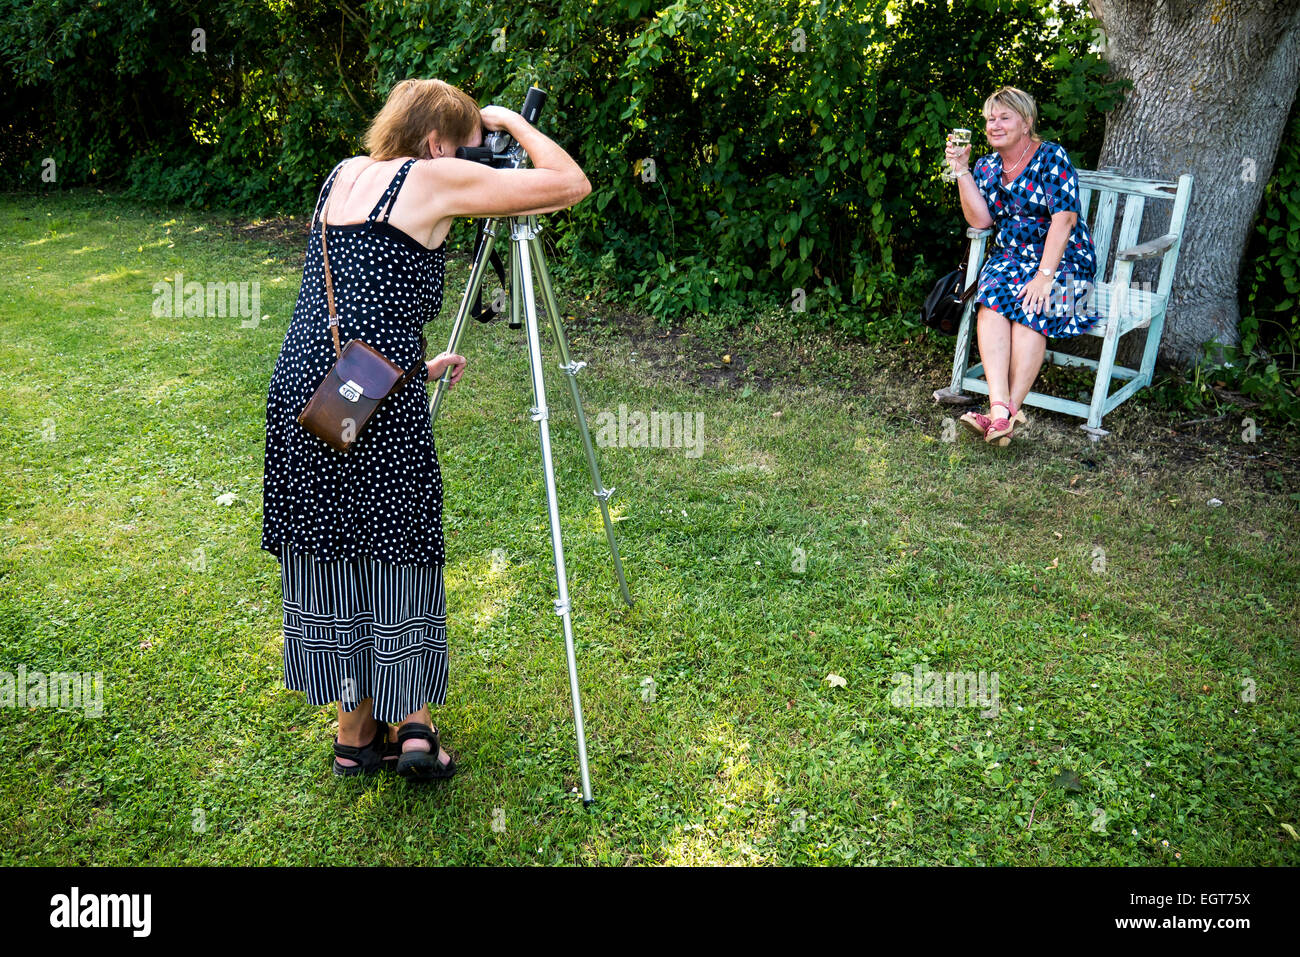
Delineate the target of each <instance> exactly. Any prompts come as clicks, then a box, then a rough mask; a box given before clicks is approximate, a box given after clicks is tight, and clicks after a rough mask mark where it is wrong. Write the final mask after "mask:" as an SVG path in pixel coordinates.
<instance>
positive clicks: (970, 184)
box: [944, 145, 993, 229]
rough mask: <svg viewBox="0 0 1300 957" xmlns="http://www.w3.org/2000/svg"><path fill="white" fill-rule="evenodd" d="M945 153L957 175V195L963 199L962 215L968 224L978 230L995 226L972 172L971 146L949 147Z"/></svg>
mask: <svg viewBox="0 0 1300 957" xmlns="http://www.w3.org/2000/svg"><path fill="white" fill-rule="evenodd" d="M944 153H945V154H946V155H947V157H948V166H949V168H951V169H952V171H953V172H954V173H956V174H957V195H958V196H959V197H961V213H962V215H963V216H965V217H966V222H967V224H968V225H971V226H974V227H975V228H976V229H988V228H989V227H991V226H992V225H993V216H992V215H991V214H990V213H989V204H988V203H987V202H985V201H984V194H983V193H981V192H980V188H979V186H977V185H976V184H975V174H974V173H972V172H971V171H970V146H969V145H968V146H966V147H965V149H960V150H958V149H954V148H953V147H952V146H948V148H947V149H946V150H944Z"/></svg>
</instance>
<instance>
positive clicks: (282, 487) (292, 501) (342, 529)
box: [262, 79, 591, 780]
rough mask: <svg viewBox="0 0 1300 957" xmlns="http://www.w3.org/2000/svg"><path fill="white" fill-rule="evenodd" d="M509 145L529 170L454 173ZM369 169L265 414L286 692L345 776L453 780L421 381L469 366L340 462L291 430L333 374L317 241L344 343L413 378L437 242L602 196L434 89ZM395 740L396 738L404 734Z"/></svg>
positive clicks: (407, 101)
mask: <svg viewBox="0 0 1300 957" xmlns="http://www.w3.org/2000/svg"><path fill="white" fill-rule="evenodd" d="M485 129H487V130H505V131H506V132H507V133H509V134H510V135H511V136H512V137H514V139H515V140H516V141H518V142H519V143H520V144H521V145H522V146H523V148H524V149H525V150H527V151H528V155H529V157H530V159H531V160H532V164H533V167H534V168H532V169H492V168H490V167H487V166H484V165H481V164H479V163H475V162H470V161H467V160H459V159H456V158H455V152H456V149H457V148H458V147H461V146H478V145H480V144H481V143H482V140H483V131H484V130H485ZM365 146H366V149H367V150H368V154H367V155H364V156H354V157H352V158H351V159H347V160H344V161H343V162H342V163H340V164H339V165H338V166H337V167H335V168H334V170H333V172H332V173H331V174H330V175H329V177H328V178H327V179H326V181H325V184H324V187H323V188H322V190H321V194H320V198H319V199H318V200H317V203H316V211H315V213H314V214H313V217H312V228H311V231H310V233H309V234H308V240H307V256H306V262H305V265H304V267H303V277H302V287H301V289H300V291H299V294H298V302H297V305H296V307H295V308H294V312H293V319H292V321H291V322H290V324H289V330H288V332H287V333H286V335H285V338H284V345H283V347H282V349H281V350H280V356H279V359H278V360H277V361H276V364H275V371H274V372H273V373H272V376H271V383H270V388H269V390H268V394H267V403H266V461H265V478H264V483H263V492H262V523H263V524H262V548H264V549H266V550H267V551H269V552H271V553H272V554H273V555H275V556H276V558H277V559H279V561H280V565H281V574H282V586H283V587H282V594H283V600H284V609H283V611H284V615H283V619H284V680H285V685H286V686H287V687H288V688H290V689H293V690H295V691H302V692H304V693H305V694H306V695H307V700H308V701H310V702H311V703H312V704H316V705H327V704H332V703H334V702H337V703H338V721H339V731H338V736H337V737H336V738H335V739H334V773H336V774H340V775H353V774H359V773H363V772H370V771H375V770H377V769H379V768H380V767H383V766H387V767H395V769H396V770H397V772H398V773H399V774H402V775H403V776H404V777H408V778H411V779H414V780H428V779H436V778H448V777H451V775H452V774H453V773H454V772H455V769H456V765H455V762H454V761H453V760H452V758H451V756H450V755H448V754H447V752H446V751H445V750H443V749H442V747H441V743H440V739H439V735H438V731H437V729H436V728H434V727H433V723H432V719H431V717H430V714H429V704H430V703H431V702H432V703H433V704H437V705H441V704H443V703H445V700H446V694H447V670H448V669H447V637H446V625H447V618H446V595H445V592H444V590H443V566H444V563H445V553H444V542H443V535H442V479H441V475H440V472H439V468H438V455H437V451H436V449H435V447H434V441H433V432H432V424H431V420H430V414H429V396H428V389H427V384H426V383H427V382H428V381H430V380H436V379H438V378H440V377H441V376H442V375H443V374H444V372H446V371H447V370H448V369H450V370H452V375H451V378H450V380H449V384H450V386H451V387H453V388H454V387H455V385H456V383H457V381H459V379H460V377H461V375H462V373H463V371H464V368H465V360H464V359H463V358H462V357H461V356H458V355H455V354H452V353H446V352H444V353H442V354H441V355H438V356H437V357H436V358H434V359H431V360H428V361H427V362H426V363H425V369H424V371H423V374H421V375H417V376H415V377H413V378H412V380H411V381H408V382H407V383H406V385H405V386H404V387H403V388H401V389H399V390H398V391H397V392H396V393H394V394H393V395H392V396H390V397H389V399H388V400H387V401H386V402H384V404H383V405H382V406H380V408H379V409H378V410H377V411H376V412H375V413H374V414H373V415H372V416H371V418H370V420H369V422H368V423H367V424H366V429H365V431H364V432H362V433H361V435H359V436H358V438H357V440H356V442H355V443H354V444H353V446H352V447H351V448H350V449H349V450H348V451H347V452H339V451H336V450H335V449H333V448H331V447H330V446H329V445H327V444H326V443H325V442H323V441H322V440H321V439H319V438H317V437H316V436H314V435H312V434H311V433H310V432H308V431H307V430H306V429H305V428H303V427H302V426H301V425H299V424H298V422H297V416H298V414H299V413H300V412H302V410H303V409H304V407H305V406H306V405H307V402H308V400H309V399H310V398H311V396H312V393H313V392H315V390H316V388H317V387H318V386H319V385H320V383H321V382H322V381H323V380H324V378H325V376H326V374H327V373H328V372H329V370H330V369H331V368H332V367H333V365H334V362H335V354H334V346H333V340H332V338H331V335H330V329H329V311H328V306H327V300H326V287H325V275H324V270H323V268H322V266H323V256H322V249H321V245H322V235H321V231H322V230H328V237H326V239H327V248H328V253H327V255H328V260H329V272H330V278H331V285H332V289H333V297H334V304H335V309H336V311H337V314H338V319H339V338H340V340H341V341H343V342H344V343H346V342H347V341H349V340H351V339H353V338H360V339H361V340H363V341H364V342H366V343H367V344H369V345H371V346H373V347H374V348H375V349H377V350H378V351H379V352H380V353H382V354H383V355H384V356H386V357H387V358H388V359H390V360H391V361H392V362H394V363H396V364H397V365H399V366H401V367H402V368H404V369H409V368H411V367H412V366H413V365H415V364H416V363H417V362H418V361H419V360H420V358H421V356H422V355H423V352H422V349H423V339H424V336H423V331H422V327H423V325H424V324H425V323H426V322H429V321H430V320H432V319H433V318H434V317H435V316H436V315H437V314H438V311H439V309H440V308H441V306H442V295H443V270H444V265H445V252H446V238H447V234H448V232H449V231H450V230H451V226H452V222H453V220H454V219H455V218H456V217H458V216H512V215H529V214H533V213H549V212H554V211H555V210H558V209H564V208H566V207H568V206H572V205H573V204H575V203H577V202H578V201H580V200H581V199H582V198H583V197H585V196H586V195H587V194H588V193H589V192H591V184H590V183H589V182H588V181H587V177H586V176H585V175H584V174H583V172H582V170H581V169H580V168H579V167H578V165H577V164H576V163H575V162H574V161H573V160H572V159H571V158H570V157H569V155H568V154H567V153H566V152H565V151H564V150H563V149H561V148H560V147H559V146H557V145H556V144H555V143H554V142H552V141H551V140H550V139H549V138H547V137H546V136H544V135H542V134H541V133H539V132H538V131H537V130H535V129H533V127H532V126H530V125H529V124H528V122H527V121H526V120H524V119H523V117H521V116H520V115H519V114H518V113H515V112H514V111H512V110H507V109H503V108H501V107H497V106H489V107H487V108H486V109H484V110H482V111H480V110H479V108H478V106H477V104H476V103H475V102H474V100H472V99H471V98H470V97H469V96H467V95H466V94H465V93H463V92H461V91H460V90H458V89H456V88H455V87H453V86H450V85H448V84H446V83H443V82H442V81H440V80H414V79H412V80H403V81H402V82H401V83H398V84H397V85H396V86H395V87H393V89H392V92H391V93H390V94H389V96H388V100H387V101H386V102H385V104H384V107H383V109H382V110H381V111H380V112H379V114H378V115H377V116H376V117H375V119H374V121H373V122H372V123H371V124H370V128H369V130H368V132H367V133H366V138H365ZM389 722H397V723H399V724H400V727H399V728H398V730H397V733H396V735H395V736H394V735H393V732H392V729H391V728H390V727H389Z"/></svg>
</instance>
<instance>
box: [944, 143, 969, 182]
mask: <svg viewBox="0 0 1300 957" xmlns="http://www.w3.org/2000/svg"><path fill="white" fill-rule="evenodd" d="M943 153H944V156H946V157H947V158H948V168H949V169H951V170H952V172H953V175H954V176H956V175H957V174H958V173H965V172H968V171H969V170H970V144H969V143H967V144H966V145H965V146H963V147H961V148H960V149H958V148H956V147H954V146H953V145H952V134H949V136H948V145H947V147H945V148H944V151H943Z"/></svg>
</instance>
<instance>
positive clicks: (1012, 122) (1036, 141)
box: [946, 86, 1099, 445]
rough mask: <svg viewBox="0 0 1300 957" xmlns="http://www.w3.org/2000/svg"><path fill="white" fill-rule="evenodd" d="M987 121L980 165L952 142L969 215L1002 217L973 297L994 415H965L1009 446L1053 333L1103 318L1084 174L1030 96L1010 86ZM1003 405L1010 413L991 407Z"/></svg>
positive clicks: (1068, 332)
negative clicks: (1046, 135) (1095, 300)
mask: <svg viewBox="0 0 1300 957" xmlns="http://www.w3.org/2000/svg"><path fill="white" fill-rule="evenodd" d="M984 120H985V123H984V132H985V135H986V136H987V137H988V141H989V145H990V146H992V147H993V152H991V153H988V154H987V155H985V156H981V157H980V158H979V160H978V161H977V162H976V163H975V168H974V170H973V171H972V170H971V169H970V168H969V162H970V147H969V146H967V147H965V148H964V149H961V150H958V149H954V148H953V147H952V146H951V145H950V146H949V147H948V149H947V151H946V155H947V157H948V163H949V165H950V167H951V168H952V171H953V173H955V174H956V176H957V187H958V191H959V193H960V194H961V209H962V213H963V214H964V215H965V217H966V222H968V223H969V224H970V225H971V226H974V227H975V228H976V229H988V228H990V227H992V226H995V225H996V226H997V236H996V239H995V246H994V248H993V249H992V250H991V252H990V253H989V256H988V259H987V260H986V261H985V263H984V267H983V269H981V270H980V276H979V289H978V293H977V294H976V297H975V302H976V303H977V305H978V308H979V312H978V313H977V317H976V336H977V340H978V342H979V351H980V359H981V360H982V361H983V363H984V378H985V381H987V382H988V385H989V414H988V415H984V414H982V413H979V412H967V413H966V414H965V415H963V416H962V417H961V421H962V422H963V423H964V424H965V425H966V426H967V428H969V429H970V430H971V431H972V432H974V433H975V434H977V435H979V436H981V437H982V438H983V439H984V441H986V442H996V444H998V445H1006V444H1007V443H1008V442H1010V441H1011V434H1012V431H1013V429H1014V428H1015V425H1016V423H1023V422H1024V421H1025V417H1024V413H1023V412H1021V410H1020V404H1021V403H1022V402H1024V400H1025V396H1027V395H1028V394H1029V387H1030V386H1031V385H1033V383H1034V379H1036V378H1037V377H1038V370H1039V369H1040V368H1041V367H1042V364H1043V356H1044V354H1045V353H1046V350H1047V339H1048V337H1049V336H1050V337H1051V338H1053V339H1061V338H1068V337H1070V336H1077V335H1079V334H1080V333H1083V332H1087V331H1088V330H1089V329H1090V328H1091V326H1092V325H1093V324H1094V323H1095V322H1097V321H1098V319H1099V316H1098V315H1097V314H1096V312H1095V311H1094V310H1093V307H1092V302H1091V298H1092V295H1091V294H1092V280H1093V278H1094V276H1095V275H1096V270H1097V257H1096V255H1095V252H1094V249H1093V244H1092V234H1091V233H1090V232H1089V231H1088V225H1087V224H1086V223H1085V222H1083V220H1081V219H1080V218H1079V209H1080V207H1079V180H1078V175H1077V174H1076V173H1075V171H1074V166H1073V165H1072V164H1071V163H1070V157H1069V156H1068V155H1067V154H1066V152H1065V150H1064V149H1063V148H1062V147H1061V146H1060V144H1058V143H1050V142H1044V141H1043V140H1042V139H1040V138H1039V137H1038V136H1037V134H1036V132H1035V126H1036V124H1037V121H1038V107H1037V106H1036V105H1035V104H1034V99H1033V97H1031V96H1030V95H1029V94H1028V93H1026V92H1024V91H1023V90H1018V89H1016V88H1015V87H1011V86H1004V87H1003V88H1002V89H1000V90H998V91H997V92H996V93H994V94H993V95H992V96H990V97H989V98H988V99H987V100H985V101H984ZM997 407H1001V408H1002V409H1003V410H1004V411H1005V415H998V416H994V415H993V410H994V409H995V408H997Z"/></svg>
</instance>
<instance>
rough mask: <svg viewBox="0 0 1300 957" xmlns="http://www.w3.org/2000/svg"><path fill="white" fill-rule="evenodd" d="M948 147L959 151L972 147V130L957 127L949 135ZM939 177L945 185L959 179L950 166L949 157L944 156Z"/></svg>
mask: <svg viewBox="0 0 1300 957" xmlns="http://www.w3.org/2000/svg"><path fill="white" fill-rule="evenodd" d="M948 145H949V146H951V147H952V148H953V149H957V150H961V149H965V148H966V147H967V146H970V130H968V129H964V128H963V127H960V126H958V127H955V128H954V129H953V130H952V131H951V132H950V133H949V134H948ZM939 176H940V178H942V179H943V181H944V182H945V183H951V182H952V181H953V180H955V179H956V178H957V176H956V175H955V174H954V173H953V171H952V167H950V166H949V165H948V157H947V156H944V158H943V170H942V171H941V172H940V173H939Z"/></svg>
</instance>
